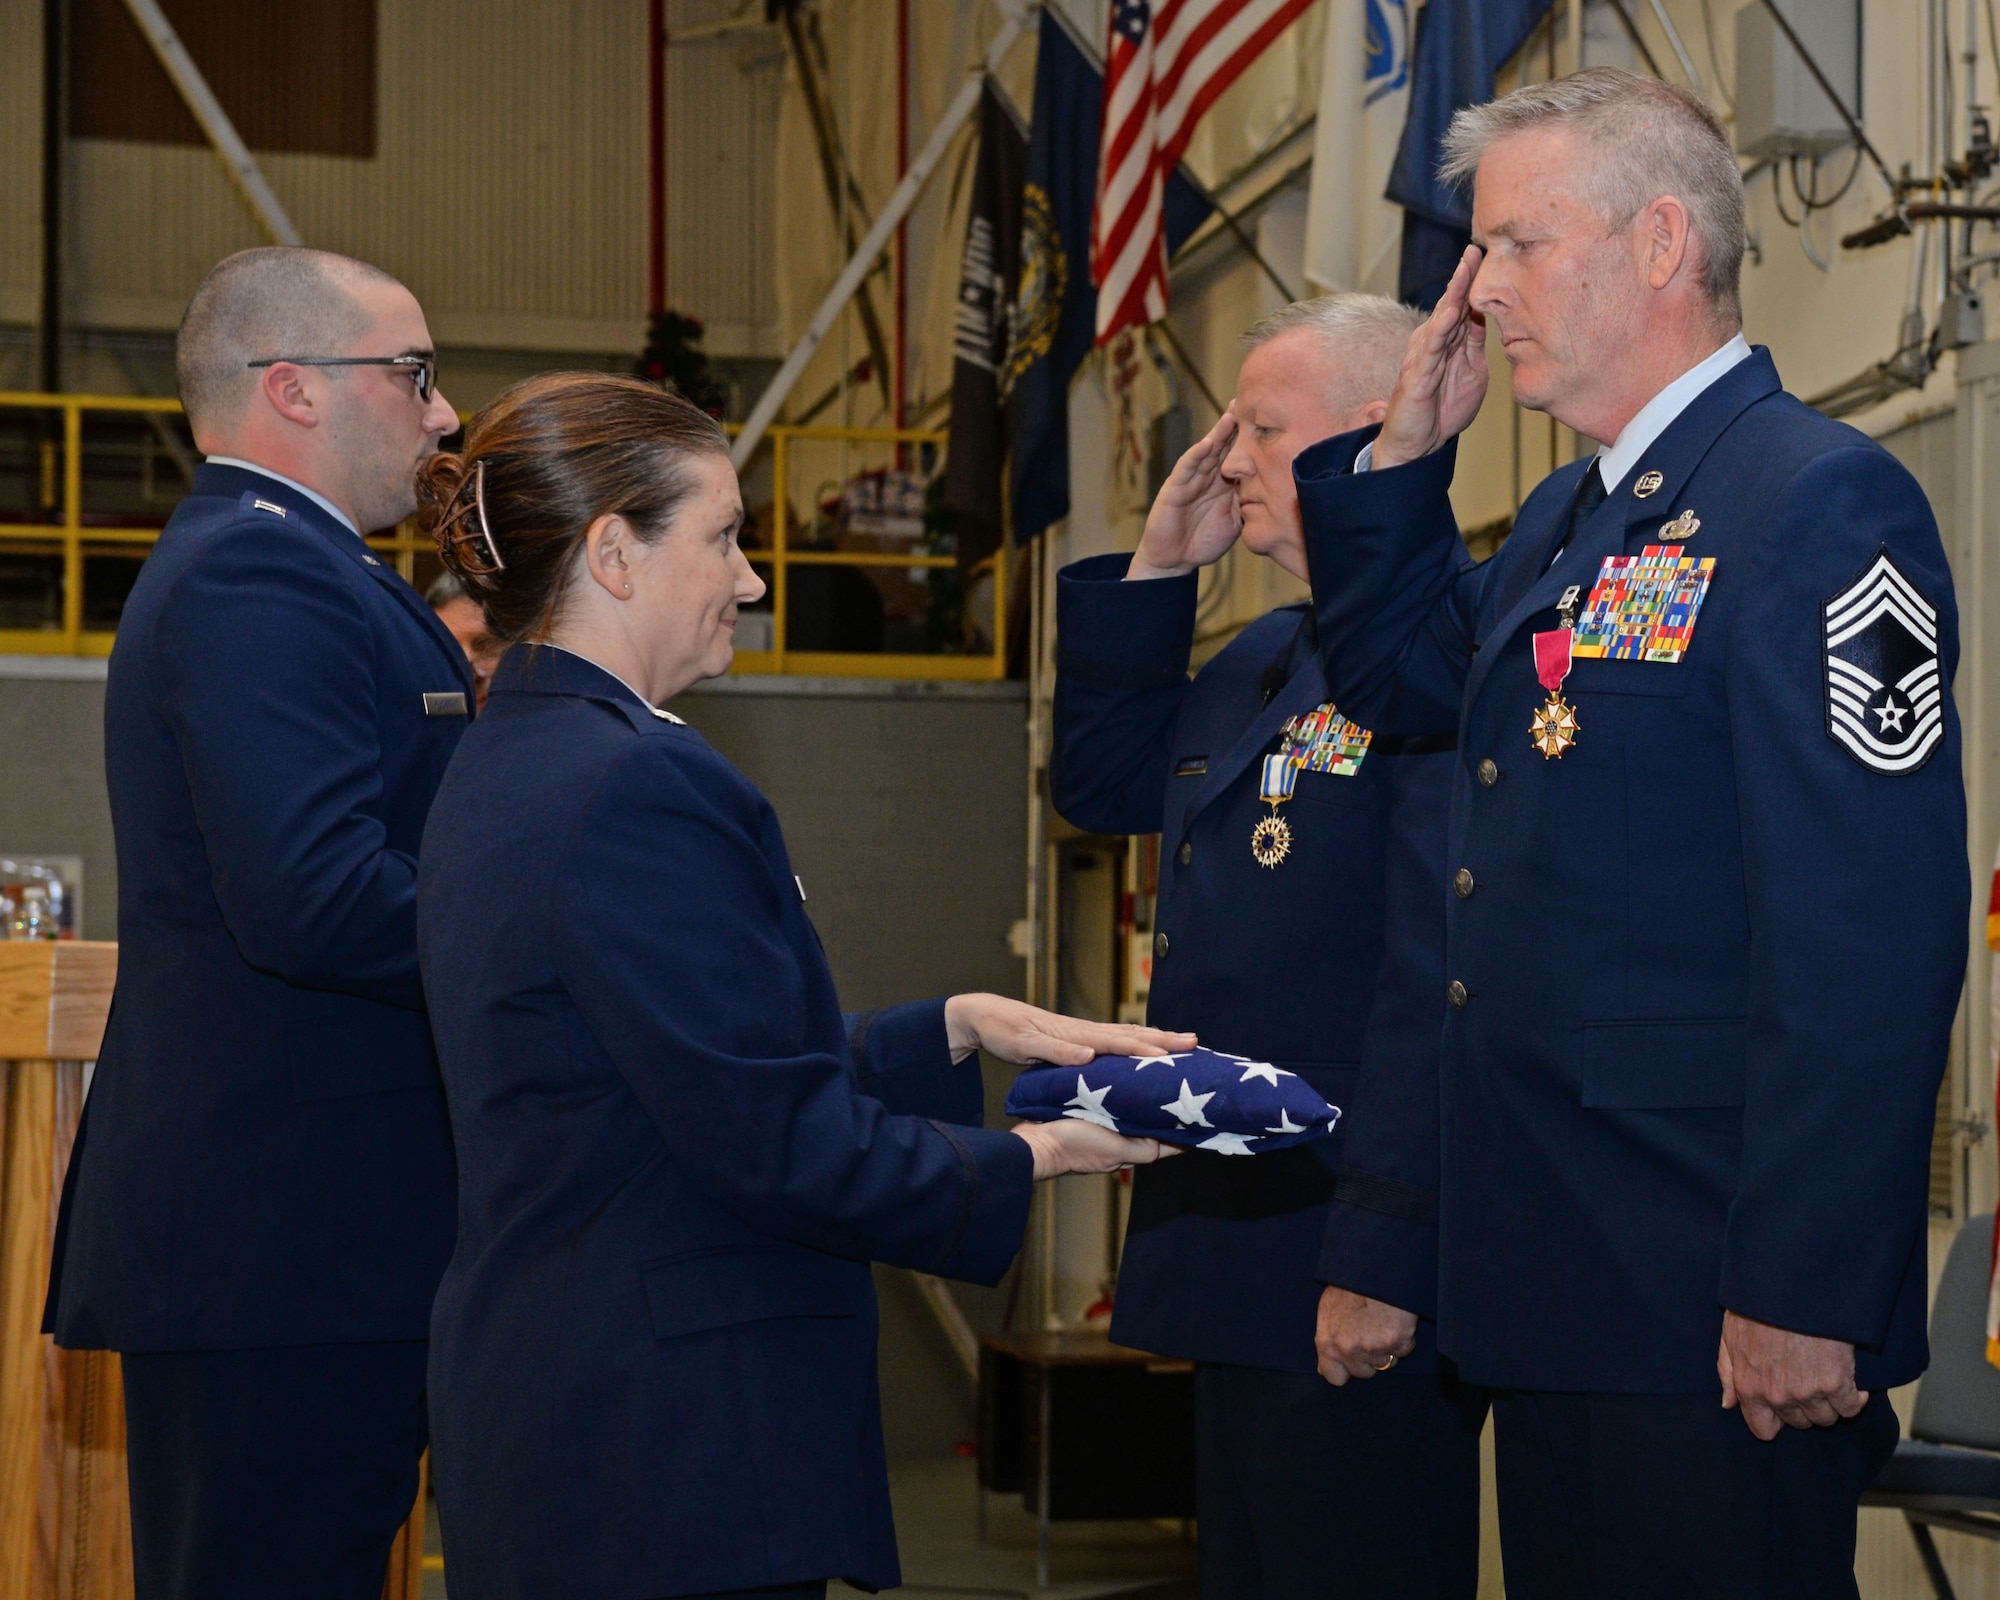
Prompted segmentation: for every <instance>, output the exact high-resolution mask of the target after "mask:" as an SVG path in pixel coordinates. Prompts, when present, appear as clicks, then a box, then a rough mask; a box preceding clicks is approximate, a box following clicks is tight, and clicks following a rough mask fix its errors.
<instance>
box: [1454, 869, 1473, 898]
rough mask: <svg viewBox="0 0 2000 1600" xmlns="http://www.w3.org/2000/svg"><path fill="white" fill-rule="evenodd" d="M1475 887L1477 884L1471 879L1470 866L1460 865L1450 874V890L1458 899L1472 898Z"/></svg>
mask: <svg viewBox="0 0 2000 1600" xmlns="http://www.w3.org/2000/svg"><path fill="white" fill-rule="evenodd" d="M1477 887H1478V885H1477V884H1475V883H1474V882H1473V881H1472V868H1470V867H1460V868H1459V869H1458V871H1457V872H1455V873H1453V874H1452V879H1451V888H1452V892H1453V893H1454V894H1456V895H1457V896H1458V897H1459V899H1461V900H1470V899H1471V898H1472V891H1473V890H1474V889H1475V888H1477Z"/></svg>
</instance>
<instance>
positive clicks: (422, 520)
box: [417, 450, 497, 598]
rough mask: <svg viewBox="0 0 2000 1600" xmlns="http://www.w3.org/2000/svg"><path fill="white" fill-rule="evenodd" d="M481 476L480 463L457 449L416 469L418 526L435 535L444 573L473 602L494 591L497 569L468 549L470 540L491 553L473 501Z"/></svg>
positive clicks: (481, 515) (434, 540) (432, 535)
mask: <svg viewBox="0 0 2000 1600" xmlns="http://www.w3.org/2000/svg"><path fill="white" fill-rule="evenodd" d="M481 476H483V474H482V473H481V471H480V468H479V465H478V464H477V463H474V462H471V461H468V460H467V459H466V458H465V457H464V456H463V455H460V454H459V453H458V452H456V451H453V450H440V451H439V452H438V453H437V454H436V455H433V456H431V457H429V458H428V459H426V460H425V461H423V462H421V463H420V464H419V465H418V467H417V525H418V526H419V527H421V528H422V529H423V530H424V531H425V532H426V533H428V534H429V535H430V536H431V541H432V543H434V544H435V545H436V546H437V553H438V560H439V561H441V562H443V563H444V569H445V571H447V572H449V573H450V574H451V575H452V576H453V577H455V578H456V579H458V581H459V582H460V583H462V584H463V585H465V589H466V592H467V593H468V594H471V595H473V596H474V597H475V598H476V597H478V596H479V595H481V594H484V593H486V592H489V591H490V590H491V589H492V588H493V587H494V583H493V574H494V572H495V571H496V570H497V569H496V568H495V566H494V565H493V564H492V562H491V561H489V560H485V559H482V558H481V555H480V553H478V552H477V551H472V552H469V551H468V550H467V548H466V546H467V544H468V542H469V540H477V541H479V542H481V543H483V544H485V545H486V546H487V547H488V548H489V549H491V548H492V538H491V535H490V534H489V533H487V532H486V526H485V521H484V517H483V508H481V507H479V506H477V505H476V504H475V502H474V498H473V495H474V490H475V488H476V487H477V484H478V480H479V478H480V477H481ZM495 554H497V551H495Z"/></svg>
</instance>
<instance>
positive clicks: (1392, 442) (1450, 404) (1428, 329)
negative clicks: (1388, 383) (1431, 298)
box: [1370, 245, 1487, 469]
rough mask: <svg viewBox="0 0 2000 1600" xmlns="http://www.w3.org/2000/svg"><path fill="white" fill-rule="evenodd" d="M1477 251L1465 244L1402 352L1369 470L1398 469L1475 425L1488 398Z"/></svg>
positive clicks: (1476, 248) (1474, 247) (1477, 247)
mask: <svg viewBox="0 0 2000 1600" xmlns="http://www.w3.org/2000/svg"><path fill="white" fill-rule="evenodd" d="M1480 260H1481V256H1480V252H1479V246H1477V245H1467V246H1466V247H1465V254H1464V255H1463V256H1462V257H1460V259H1459V263H1458V270H1457V271H1456V272H1454V273H1453V274H1452V275H1451V283H1450V285H1449V286H1448V287H1447V288H1446V289H1445V292H1444V294H1443V296H1442V297H1441V298H1440V299H1439V301H1438V303H1437V309H1436V310H1435V311H1433V312H1432V313H1431V315H1430V320H1429V321H1428V322H1426V323H1425V324H1424V325H1423V326H1422V327H1421V328H1419V329H1417V332H1416V337H1414V338H1413V339H1411V340H1410V344H1409V348H1408V349H1407V350H1405V351H1404V352H1403V370H1402V371H1401V373H1399V374H1398V375H1397V378H1396V388H1395V392H1394V393H1393V394H1391V395H1390V396H1389V412H1388V415H1387V416H1385V417H1384V418H1383V419H1382V432H1381V433H1380V434H1379V435H1378V436H1377V437H1376V440H1375V453H1374V455H1373V456H1372V457H1371V458H1370V462H1371V465H1373V466H1374V467H1376V468H1378V469H1380V468H1385V467H1399V466H1401V465H1402V464H1403V463H1404V462H1406V461H1415V460H1416V459H1417V458H1418V457H1419V456H1427V455H1429V454H1430V453H1431V452H1432V451H1433V450H1435V449H1437V448H1438V447H1439V446H1440V445H1442V444H1443V443H1444V442H1445V441H1446V440H1447V439H1453V438H1456V437H1457V436H1458V435H1459V434H1461V433H1463V432H1464V431H1465V430H1466V429H1467V428H1469V427H1471V426H1472V419H1473V418H1474V417H1476V416H1478V415H1479V407H1480V403H1481V402H1482V401H1484V400H1485V398H1486V378H1487V373H1486V324H1485V322H1484V321H1483V320H1481V319H1480V318H1479V317H1477V316H1475V315H1474V314H1473V310H1472V280H1473V279H1474V278H1475V277H1477V276H1478V274H1479V263H1480Z"/></svg>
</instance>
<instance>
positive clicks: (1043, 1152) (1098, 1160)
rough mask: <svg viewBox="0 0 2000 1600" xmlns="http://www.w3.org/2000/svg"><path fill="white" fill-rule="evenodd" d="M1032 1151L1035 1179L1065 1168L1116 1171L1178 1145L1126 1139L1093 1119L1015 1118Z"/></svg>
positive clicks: (1160, 1157)
mask: <svg viewBox="0 0 2000 1600" xmlns="http://www.w3.org/2000/svg"><path fill="white" fill-rule="evenodd" d="M1011 1131H1012V1132H1013V1133H1014V1134H1015V1136H1016V1137H1018V1138H1021V1139H1024V1140H1026V1141H1027V1145H1028V1148H1029V1149H1030V1150H1032V1151H1034V1152H1035V1181H1036V1182H1037V1183H1039V1182H1041V1180H1042V1179H1044V1178H1060V1177H1061V1176H1062V1175H1063V1174H1064V1173H1066V1172H1116V1171H1117V1170H1118V1169H1119V1168H1120V1167H1143V1166H1145V1165H1146V1164H1147V1163H1148V1162H1153V1161H1160V1160H1163V1159H1165V1158H1166V1157H1167V1156H1177V1155H1179V1154H1180V1153H1181V1152H1180V1147H1179V1146H1178V1145H1171V1144H1161V1143H1160V1141H1159V1140H1158V1139H1128V1138H1126V1137H1125V1135H1124V1134H1122V1133H1113V1132H1112V1131H1111V1130H1110V1129H1109V1128H1100V1127H1099V1126H1098V1125H1097V1124H1096V1123H1094V1122H1079V1121H1077V1120H1075V1119H1074V1118H1070V1117H1065V1118H1063V1119H1062V1120H1061V1121H1060V1122H1017V1123H1015V1124H1014V1126H1013V1128H1012V1130H1011Z"/></svg>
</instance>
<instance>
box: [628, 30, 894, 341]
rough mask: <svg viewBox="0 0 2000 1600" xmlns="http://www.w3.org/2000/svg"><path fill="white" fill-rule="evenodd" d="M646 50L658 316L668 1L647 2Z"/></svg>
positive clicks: (663, 259)
mask: <svg viewBox="0 0 2000 1600" xmlns="http://www.w3.org/2000/svg"><path fill="white" fill-rule="evenodd" d="M908 3H909V0H904V4H906V5H907V4H908ZM646 46H647V56H646V62H647V70H646V139H647V152H648V156H649V158H650V159H649V161H648V164H647V176H648V179H649V180H650V190H651V196H650V198H651V209H650V212H649V215H648V218H647V221H648V229H647V235H646V241H647V261H646V267H647V272H646V305H647V309H648V310H649V311H651V312H652V313H653V314H654V315H655V316H658V315H659V314H660V313H661V312H663V311H665V310H666V309H667V0H646Z"/></svg>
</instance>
